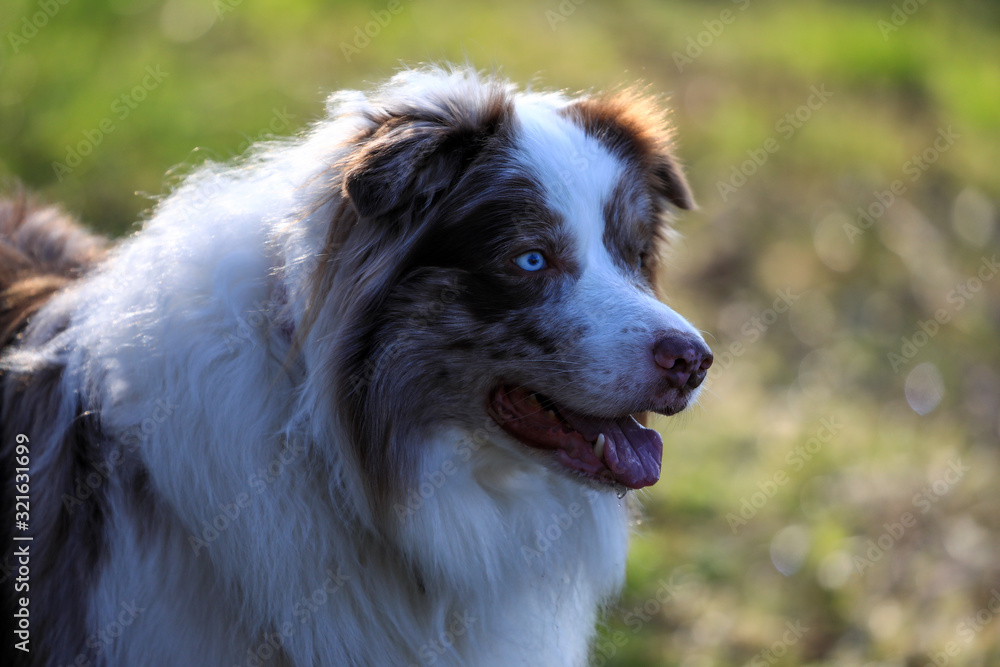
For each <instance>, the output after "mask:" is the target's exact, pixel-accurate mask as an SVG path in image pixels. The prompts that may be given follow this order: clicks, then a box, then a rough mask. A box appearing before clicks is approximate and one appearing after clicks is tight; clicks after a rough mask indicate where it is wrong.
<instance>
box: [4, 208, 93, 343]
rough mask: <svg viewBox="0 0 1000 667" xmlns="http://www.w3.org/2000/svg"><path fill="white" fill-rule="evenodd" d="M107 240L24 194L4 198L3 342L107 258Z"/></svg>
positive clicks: (8, 341)
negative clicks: (51, 300) (46, 304)
mask: <svg viewBox="0 0 1000 667" xmlns="http://www.w3.org/2000/svg"><path fill="white" fill-rule="evenodd" d="M105 248H106V242H105V240H104V239H102V238H100V237H97V236H93V235H91V234H90V233H89V232H87V231H86V230H84V229H83V228H82V227H81V226H80V225H79V224H77V223H76V221H75V220H73V219H72V218H70V217H69V216H67V215H66V214H65V213H63V212H62V211H60V210H59V209H58V208H56V207H53V206H39V205H37V204H35V203H34V202H32V201H31V200H30V199H29V198H28V197H27V196H25V195H24V194H23V193H17V194H15V195H14V197H12V198H9V199H0V347H5V346H6V345H9V344H10V342H11V341H12V340H13V338H14V336H16V335H17V333H18V332H19V331H20V330H21V329H22V328H23V327H24V325H25V324H26V323H27V321H28V318H30V317H31V316H32V315H33V314H34V313H35V312H36V311H37V310H38V309H39V308H41V307H42V305H44V304H45V302H46V301H48V300H49V299H50V298H51V297H52V295H53V294H55V293H56V292H57V291H59V290H60V289H62V288H63V287H65V286H66V285H67V284H68V283H69V282H70V281H71V280H73V279H74V278H76V277H78V276H79V275H80V274H81V273H83V271H85V270H86V269H87V268H89V267H90V266H91V265H93V264H94V263H95V262H97V261H99V260H100V259H101V258H103V257H104V253H105Z"/></svg>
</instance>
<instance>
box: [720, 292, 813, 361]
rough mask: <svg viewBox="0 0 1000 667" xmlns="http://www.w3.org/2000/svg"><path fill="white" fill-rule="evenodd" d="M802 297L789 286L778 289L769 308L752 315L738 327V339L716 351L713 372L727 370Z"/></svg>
mask: <svg viewBox="0 0 1000 667" xmlns="http://www.w3.org/2000/svg"><path fill="white" fill-rule="evenodd" d="M801 298H802V295H801V294H793V293H792V290H791V289H790V288H785V289H779V290H778V292H777V295H776V296H775V297H774V301H772V302H771V307H770V308H765V309H764V310H762V311H761V312H760V314H759V315H754V316H753V317H751V318H750V319H748V320H747V321H746V322H744V323H743V325H742V326H741V327H740V336H741V339H740V340H736V341H733V342H732V343H730V344H729V346H728V347H726V348H725V349H724V350H722V351H721V352H718V353H716V355H715V363H714V364H713V366H714V370H715V372H714V373H713V375H718V373H719V371H720V370H723V371H724V370H728V369H729V367H730V366H732V365H733V363H734V362H735V361H736V360H737V359H739V358H740V357H742V356H743V355H744V354H746V352H747V346H748V345H752V344H754V343H756V342H757V341H759V340H760V339H761V338H763V336H764V334H766V333H767V330H768V329H769V328H770V327H771V326H772V325H774V323H775V322H777V321H778V318H779V316H780V315H783V314H784V313H787V312H788V311H789V310H790V309H791V308H794V307H795V304H796V303H797V302H798V300H799V299H801Z"/></svg>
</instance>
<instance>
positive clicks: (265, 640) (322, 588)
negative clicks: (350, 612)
mask: <svg viewBox="0 0 1000 667" xmlns="http://www.w3.org/2000/svg"><path fill="white" fill-rule="evenodd" d="M326 575H327V576H326V579H325V580H324V581H323V583H321V584H320V585H319V586H317V587H316V588H315V589H313V590H312V591H311V592H310V593H307V594H304V595H302V597H300V598H299V599H298V600H297V601H296V602H295V603H294V604H293V605H292V615H293V616H294V617H295V619H296V620H297V621H298V622H299V625H306V624H307V623H309V622H310V620H312V617H313V615H314V614H315V613H316V612H317V611H319V610H320V609H321V608H323V607H324V606H325V605H326V604H328V603H329V602H330V600H332V599H333V596H334V595H336V594H337V592H338V591H339V590H340V589H342V588H343V587H344V586H345V585H346V584H347V582H348V581H350V579H351V578H350V577H348V576H347V575H346V574H344V573H343V572H341V571H340V566H337V569H336V571H334V570H332V569H330V568H327V569H326ZM293 635H295V624H294V623H292V621H291V620H286V621H285V622H284V623H282V624H281V625H279V626H277V627H276V628H275V629H274V630H273V631H271V632H265V633H264V635H263V636H262V637H261V641H260V643H259V644H257V645H256V646H251V647H250V648H248V649H247V652H246V659H245V660H244V661H243V662H242V663H241V664H234V665H233V666H232V667H263V665H266V664H267V663H268V662H270V661H271V660H273V659H274V658H276V657H278V656H280V655H281V649H282V647H283V646H284V645H285V643H286V642H287V641H288V640H289V639H291V638H292V636H293Z"/></svg>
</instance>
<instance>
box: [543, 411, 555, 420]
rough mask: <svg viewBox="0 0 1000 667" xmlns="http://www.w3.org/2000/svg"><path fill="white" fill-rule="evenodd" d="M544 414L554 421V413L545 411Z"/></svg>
mask: <svg viewBox="0 0 1000 667" xmlns="http://www.w3.org/2000/svg"><path fill="white" fill-rule="evenodd" d="M545 414H547V415H548V416H549V417H550V418H552V419H556V413H555V412H554V411H552V410H546V411H545Z"/></svg>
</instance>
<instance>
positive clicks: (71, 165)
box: [52, 65, 170, 182]
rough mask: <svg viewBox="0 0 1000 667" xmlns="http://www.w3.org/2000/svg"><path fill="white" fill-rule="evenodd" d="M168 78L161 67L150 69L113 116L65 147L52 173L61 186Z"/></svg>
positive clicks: (119, 101) (121, 99)
mask: <svg viewBox="0 0 1000 667" xmlns="http://www.w3.org/2000/svg"><path fill="white" fill-rule="evenodd" d="M168 76H170V72H164V71H163V70H162V69H161V67H160V66H159V65H147V66H146V69H145V76H143V77H142V80H140V81H139V83H137V84H136V85H134V86H133V87H132V88H131V90H129V91H128V92H125V93H122V94H121V95H119V96H118V97H116V98H115V99H114V100H113V101H112V102H111V115H110V116H105V117H104V118H102V119H101V120H100V121H99V122H98V123H97V127H94V128H92V129H89V130H84V131H83V133H82V135H83V138H82V139H80V141H78V142H76V143H75V144H68V145H67V146H66V147H65V151H66V157H65V158H64V160H63V162H53V163H52V171H54V172H55V175H56V178H57V179H59V181H60V182H62V180H63V178H65V177H66V176H68V175H69V174H72V173H73V170H74V169H76V168H77V167H79V166H80V165H81V164H82V163H83V159H84V158H85V157H87V156H88V155H90V154H91V153H93V152H94V149H95V148H97V147H98V146H100V145H101V143H102V142H103V141H104V139H105V137H107V136H108V135H110V134H112V133H113V132H114V131H115V130H117V129H118V127H119V125H118V124H117V123H120V122H122V121H124V120H125V119H126V118H128V117H129V116H130V115H131V114H132V112H133V111H134V110H135V109H137V108H138V107H139V105H140V104H141V103H142V102H144V101H145V100H146V98H147V97H148V96H149V94H150V93H151V92H153V91H154V90H156V89H157V88H159V87H160V84H161V83H163V80H164V79H166V78H167V77H168ZM116 121H117V123H116Z"/></svg>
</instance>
